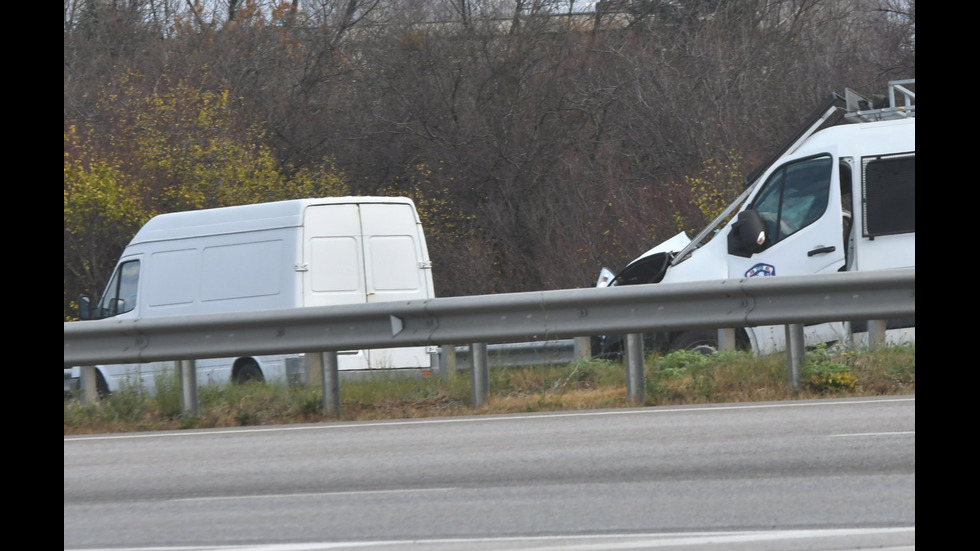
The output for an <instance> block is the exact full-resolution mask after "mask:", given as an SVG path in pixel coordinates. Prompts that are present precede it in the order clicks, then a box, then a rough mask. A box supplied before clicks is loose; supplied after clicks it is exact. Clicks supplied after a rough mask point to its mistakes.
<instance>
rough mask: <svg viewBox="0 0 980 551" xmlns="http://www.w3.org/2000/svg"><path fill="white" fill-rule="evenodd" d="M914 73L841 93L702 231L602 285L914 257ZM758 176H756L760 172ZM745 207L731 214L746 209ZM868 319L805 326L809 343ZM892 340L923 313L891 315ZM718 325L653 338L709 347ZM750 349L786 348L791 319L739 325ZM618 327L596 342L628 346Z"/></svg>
mask: <svg viewBox="0 0 980 551" xmlns="http://www.w3.org/2000/svg"><path fill="white" fill-rule="evenodd" d="M914 84H915V81H914V80H903V81H893V82H891V83H889V90H888V96H887V97H885V96H880V97H877V98H867V97H864V96H862V95H860V94H857V93H855V92H853V91H852V90H846V91H845V94H844V96H843V97H842V96H839V95H836V94H835V95H834V96H833V97H832V98H831V101H829V102H828V104H827V105H825V106H823V107H822V108H821V109H819V110H818V111H817V113H816V114H815V116H814V117H813V119H812V120H810V121H808V123H807V125H806V126H805V127H804V129H803V131H801V132H800V133H799V134H798V135H797V136H795V137H794V138H793V139H792V140H790V142H788V143H787V144H786V145H785V146H784V147H783V149H782V150H781V151H779V152H778V153H777V154H776V155H775V156H774V157H773V158H774V159H775V160H773V161H770V162H769V163H767V164H765V165H764V166H763V167H761V168H760V169H759V170H757V171H756V173H755V174H754V175H750V176H749V178H747V179H746V180H747V183H748V186H747V188H746V189H745V191H744V192H743V193H742V195H741V197H739V198H738V200H736V201H735V202H734V203H733V204H732V205H730V206H729V207H728V208H727V209H726V210H725V211H724V212H723V213H722V214H721V215H719V216H718V218H716V219H715V220H714V221H713V222H712V223H711V224H710V225H709V226H708V227H707V228H706V229H705V230H703V231H702V232H701V233H700V234H698V236H696V237H695V238H694V239H693V240H692V239H690V238H689V237H688V236H687V235H686V234H684V233H681V234H678V235H676V236H674V237H673V238H671V239H669V240H667V241H666V242H664V243H662V244H660V245H658V246H656V247H654V248H653V249H651V250H649V251H647V252H646V253H644V254H643V255H641V256H640V257H639V258H637V259H635V260H633V261H632V262H630V263H629V264H628V265H627V266H626V267H625V268H624V269H623V270H622V271H620V272H619V273H618V274H616V275H615V276H614V275H613V273H612V272H611V271H609V270H607V269H603V271H602V273H601V274H600V278H599V282H598V284H597V285H598V286H600V287H602V286H608V285H633V284H646V283H661V282H662V283H678V282H685V281H696V280H712V279H729V278H749V277H772V276H776V277H778V276H786V275H804V274H821V273H830V272H837V271H851V270H885V269H890V268H906V267H915V92H914ZM756 175H758V176H756ZM736 209H737V215H735V216H732V214H733V213H735V212H736ZM866 325H867V320H864V321H861V320H842V321H841V322H840V323H824V324H815V325H812V326H807V327H806V328H805V330H804V336H805V342H806V343H807V344H816V343H820V342H836V341H841V340H844V339H845V338H849V337H850V336H851V335H856V336H857V337H858V339H857V340H856V341H855V342H860V339H861V335H862V333H864V337H866ZM887 329H888V330H887V331H886V337H887V340H889V341H891V342H896V341H901V340H914V338H915V319H914V318H912V319H904V320H888V323H887ZM717 340H718V333H717V331H711V330H707V331H684V332H669V333H660V334H656V335H646V336H645V340H644V344H645V346H646V347H647V348H648V349H654V350H659V351H669V350H676V349H697V348H703V349H706V350H707V349H710V348H712V347H715V346H717ZM736 342H737V343H738V345H739V346H740V347H741V348H743V349H751V350H754V351H756V352H758V353H769V352H774V351H777V350H780V349H783V348H784V347H785V331H784V329H783V328H782V326H776V327H773V326H767V327H748V328H745V330H744V331H743V330H738V331H737V332H736ZM621 349H622V345H621V342H620V339H619V338H618V337H617V336H606V337H600V338H598V339H596V340H595V342H594V343H593V353H594V354H597V355H611V354H618V353H620V352H621Z"/></svg>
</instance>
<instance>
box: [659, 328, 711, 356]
mask: <svg viewBox="0 0 980 551" xmlns="http://www.w3.org/2000/svg"><path fill="white" fill-rule="evenodd" d="M670 348H671V349H672V350H691V351H693V352H700V353H702V354H704V355H709V354H714V353H715V352H717V351H718V332H717V331H712V330H708V329H699V330H697V331H685V332H683V333H680V334H678V335H677V336H676V337H674V339H673V342H672V343H671V347H670Z"/></svg>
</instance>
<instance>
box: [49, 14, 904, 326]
mask: <svg viewBox="0 0 980 551" xmlns="http://www.w3.org/2000/svg"><path fill="white" fill-rule="evenodd" d="M64 48H65V50H64V55H65V64H64V116H65V121H64V214H65V227H64V229H65V239H64V245H65V251H64V252H65V273H64V278H65V304H64V312H65V319H66V320H67V319H71V318H72V317H73V316H74V315H75V311H74V307H73V304H72V302H73V300H74V299H75V298H76V297H78V296H79V295H81V294H89V295H98V294H99V293H100V292H101V290H102V287H103V285H104V284H105V278H107V277H108V276H109V274H110V272H111V270H112V264H113V262H114V261H115V259H116V258H117V257H118V255H119V253H120V252H121V251H122V248H123V247H124V245H125V244H126V243H127V242H128V241H129V239H130V238H131V237H132V235H133V234H134V233H135V231H136V229H137V228H138V227H139V226H140V225H141V224H142V223H143V222H145V221H146V220H147V219H149V218H150V217H151V216H154V215H156V214H159V213H163V212H169V211H176V210H186V209H198V208H205V207H214V206H223V205H234V204H242V203H252V202H260V201H268V200H277V199H285V198H296V197H304V196H317V195H344V194H353V195H388V194H399V195H407V196H410V197H412V198H414V199H415V200H416V202H417V204H418V205H419V207H420V211H421V215H422V217H423V222H424V224H425V226H426V231H427V232H428V237H429V249H430V252H431V255H432V258H433V261H434V265H435V271H434V275H435V283H436V287H437V289H436V290H437V294H438V295H440V296H452V295H467V294H485V293H495V292H515V291H525V290H542V289H553V288H569V287H580V286H586V285H591V284H593V283H594V281H595V278H596V276H597V274H598V271H599V268H600V267H602V266H603V265H608V266H610V267H612V268H614V269H616V268H619V267H621V266H622V265H623V264H624V263H625V262H626V261H627V260H629V259H631V258H633V257H635V256H636V255H638V254H639V253H640V252H642V251H644V250H646V249H647V248H649V247H650V246H652V245H653V244H655V243H657V242H659V241H661V240H663V239H664V238H667V237H670V236H671V235H673V234H675V233H676V232H677V231H679V230H688V231H693V230H695V229H698V228H700V227H701V226H702V225H703V224H704V223H705V220H706V218H709V217H711V216H712V215H713V214H714V213H715V212H717V211H718V209H719V208H720V206H722V205H724V204H725V202H727V200H728V199H729V198H730V197H732V196H733V195H735V194H737V193H738V192H739V191H740V188H741V186H742V179H743V177H744V176H745V174H747V173H748V172H749V171H750V170H751V169H753V168H754V167H755V166H757V165H758V164H759V163H760V162H761V160H762V159H763V158H765V157H766V156H767V155H768V154H769V153H770V152H772V151H773V150H774V149H775V148H776V147H777V146H778V144H780V143H781V142H782V141H783V140H784V139H785V137H786V136H787V135H789V134H790V133H791V132H792V131H793V130H795V128H796V127H797V126H798V125H799V124H800V122H801V120H802V119H803V118H804V116H805V114H807V113H809V111H810V110H811V109H812V108H813V107H815V106H816V104H817V103H818V102H819V101H820V100H823V99H824V98H825V97H826V96H828V95H829V94H830V92H832V91H836V92H842V91H843V88H844V87H845V86H846V87H851V88H854V89H856V90H859V91H862V92H867V93H882V92H883V91H884V89H885V83H886V82H887V81H888V80H890V79H897V78H914V76H915V1H914V0H611V1H605V2H599V3H598V4H591V3H589V4H586V3H584V2H575V1H574V0H567V1H560V2H559V1H555V0H478V1H473V0H413V1H404V0H401V1H395V0H316V1H313V2H300V1H299V0H293V1H291V2H286V1H283V2H276V1H274V0H273V1H268V2H267V1H260V0H196V1H188V2H184V1H181V0H111V1H110V0H65V3H64Z"/></svg>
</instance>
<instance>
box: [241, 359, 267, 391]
mask: <svg viewBox="0 0 980 551" xmlns="http://www.w3.org/2000/svg"><path fill="white" fill-rule="evenodd" d="M235 382H236V383H237V384H240V385H243V384H245V383H264V382H265V376H263V375H262V370H261V369H259V364H257V363H255V361H254V360H248V361H247V362H244V363H242V365H241V367H239V368H238V371H236V372H235Z"/></svg>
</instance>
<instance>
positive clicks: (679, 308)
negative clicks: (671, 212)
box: [64, 268, 915, 401]
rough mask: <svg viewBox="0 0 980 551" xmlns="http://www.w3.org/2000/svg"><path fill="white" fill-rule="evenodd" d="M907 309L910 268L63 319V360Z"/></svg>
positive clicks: (524, 337) (408, 342) (500, 337)
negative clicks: (196, 313)
mask: <svg viewBox="0 0 980 551" xmlns="http://www.w3.org/2000/svg"><path fill="white" fill-rule="evenodd" d="M914 316H915V269H914V268H909V269H897V270H882V271H873V272H842V273H832V274H823V275H808V276H780V277H768V278H748V279H728V280H717V281H701V282H692V283H669V284H655V285H630V286H623V287H606V288H587V289H566V290H555V291H540V292H527V293H512V294H499V295H478V296H466V297H447V298H435V299H428V300H422V301H408V302H384V303H372V304H363V305H348V306H329V307H309V308H293V309H281V310H264V311H256V312H242V313H235V314H208V315H200V316H191V317H172V318H171V317H161V318H147V319H113V318H109V319H105V320H97V321H79V322H66V323H65V324H64V366H65V367H71V366H91V365H96V364H116V363H140V362H151V361H165V360H185V359H188V358H195V359H203V358H221V357H229V356H244V355H262V354H279V353H294V352H313V353H315V352H321V353H326V354H336V352H338V351H342V350H357V349H369V348H397V347H403V346H444V345H471V344H473V343H506V342H533V341H550V340H558V339H569V338H575V337H582V336H590V335H602V334H634V333H652V332H656V331H667V330H670V331H674V330H685V329H705V328H736V327H747V326H760V325H782V324H810V323H821V322H832V321H841V320H851V319H855V320H858V319H863V320H884V319H894V318H902V317H914ZM334 363H335V362H334ZM477 363H480V362H477ZM483 363H485V362H483ZM474 371H475V370H474ZM333 375H336V374H333ZM324 376H325V377H327V376H329V374H328V373H327V370H324ZM471 376H479V374H478V373H477V374H475V375H471ZM325 399H326V397H325ZM475 401H478V400H475Z"/></svg>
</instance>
